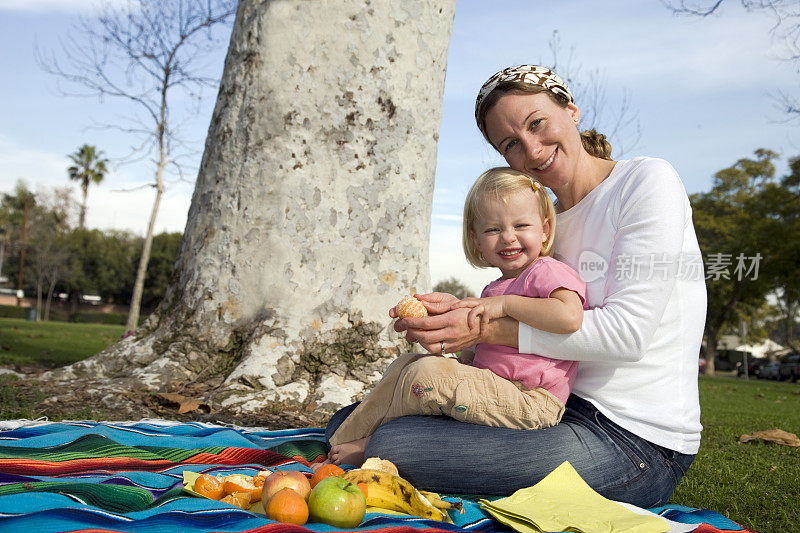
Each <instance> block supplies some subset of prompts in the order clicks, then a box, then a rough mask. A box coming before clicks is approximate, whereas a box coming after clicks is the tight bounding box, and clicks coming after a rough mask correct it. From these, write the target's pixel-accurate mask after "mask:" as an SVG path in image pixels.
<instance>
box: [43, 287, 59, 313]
mask: <svg viewBox="0 0 800 533" xmlns="http://www.w3.org/2000/svg"><path fill="white" fill-rule="evenodd" d="M57 282H58V279H57V278H56V277H55V276H53V277H52V278H51V279H50V285H49V286H48V287H47V300H45V304H44V321H45V322H49V321H50V305H51V304H52V303H53V292H54V291H55V289H56V283H57Z"/></svg>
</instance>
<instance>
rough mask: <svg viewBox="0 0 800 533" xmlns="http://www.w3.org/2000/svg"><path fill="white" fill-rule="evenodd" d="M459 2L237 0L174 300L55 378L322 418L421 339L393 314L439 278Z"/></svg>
mask: <svg viewBox="0 0 800 533" xmlns="http://www.w3.org/2000/svg"><path fill="white" fill-rule="evenodd" d="M454 11H455V1H454V0H448V1H442V2H438V3H432V2H429V1H423V0H406V1H404V2H394V1H392V0H373V1H372V2H370V3H369V4H366V3H364V2H363V1H361V0H340V1H338V2H325V1H314V2H304V3H302V5H301V4H298V3H295V2H264V1H261V0H242V1H241V2H240V3H239V9H238V13H237V17H236V22H235V24H234V29H233V36H232V38H231V45H230V47H229V50H228V57H227V59H226V62H225V71H224V74H223V77H222V83H221V86H220V91H219V98H218V101H217V106H216V108H215V111H214V115H213V118H212V123H211V127H210V130H209V136H208V139H207V141H206V150H205V153H204V156H203V160H202V164H201V169H200V173H199V176H198V179H197V183H196V185H195V192H194V196H193V199H192V205H191V208H190V210H189V216H188V221H187V225H186V232H185V233H184V236H183V240H182V241H181V247H180V253H179V258H178V262H177V272H176V274H175V276H174V277H173V282H172V284H171V285H170V287H169V289H168V290H167V294H166V297H165V298H164V300H163V301H162V303H161V305H160V306H159V308H158V309H157V310H156V311H155V312H154V313H153V314H151V315H150V318H149V319H148V320H147V322H146V323H145V325H144V326H143V327H141V328H139V330H138V331H137V333H136V334H135V335H133V336H131V337H128V338H127V339H125V340H124V341H121V342H120V343H118V344H117V345H115V346H114V347H112V348H110V349H109V350H107V351H105V352H103V353H102V354H99V355H98V356H95V357H94V358H91V359H89V360H86V361H84V362H81V363H78V364H75V365H72V366H71V367H68V368H65V369H62V370H60V371H58V373H53V374H49V375H48V376H49V377H51V378H56V377H57V378H63V379H65V380H73V379H89V380H92V383H93V386H94V385H97V386H98V387H99V389H104V390H111V389H109V387H113V388H114V389H119V388H120V387H124V388H125V390H126V391H136V390H142V388H143V387H144V386H145V385H143V383H144V384H146V386H147V387H151V388H152V387H159V386H160V387H168V386H180V387H183V390H184V391H191V393H192V394H194V395H197V396H203V397H204V398H206V401H208V402H211V403H212V404H214V405H217V406H222V407H226V408H229V409H238V410H243V411H245V410H246V411H251V412H252V411H257V410H258V409H267V408H268V407H269V406H270V405H271V402H276V401H279V402H286V403H287V404H294V405H295V406H304V407H307V408H309V409H312V410H313V411H314V412H317V413H320V412H325V411H326V410H328V411H329V410H330V409H331V408H332V407H336V406H339V405H341V404H342V403H344V402H349V401H351V400H352V399H353V398H354V397H355V396H356V395H357V394H359V393H360V392H361V391H362V390H363V389H364V388H365V387H366V386H368V385H369V384H370V383H371V382H372V381H373V380H375V379H376V378H377V377H379V376H380V372H381V371H382V370H383V369H384V368H385V366H386V365H387V364H388V361H390V360H391V359H393V358H394V357H396V355H397V353H398V352H399V350H401V349H407V348H408V345H407V343H405V341H404V340H403V339H402V337H398V335H397V334H395V333H394V331H393V330H392V328H391V321H390V319H389V317H388V316H387V310H388V309H389V308H390V307H391V306H392V305H394V304H395V303H396V302H397V300H399V299H400V297H401V296H402V295H405V294H408V292H409V290H413V289H418V290H427V288H428V286H429V285H430V280H429V270H428V249H427V248H428V241H429V239H428V237H429V232H430V212H431V198H432V192H433V177H434V172H435V166H436V165H435V160H436V143H437V138H438V131H439V126H440V120H441V107H442V93H443V89H444V77H445V65H446V60H447V45H448V40H449V35H450V31H451V28H452V21H453V15H454ZM409 265H413V266H412V267H409ZM67 383H73V382H72V381H67ZM176 384H177V385H176ZM51 385H52V382H51ZM53 386H54V385H53Z"/></svg>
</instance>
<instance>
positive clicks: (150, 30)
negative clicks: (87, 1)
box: [37, 0, 238, 330]
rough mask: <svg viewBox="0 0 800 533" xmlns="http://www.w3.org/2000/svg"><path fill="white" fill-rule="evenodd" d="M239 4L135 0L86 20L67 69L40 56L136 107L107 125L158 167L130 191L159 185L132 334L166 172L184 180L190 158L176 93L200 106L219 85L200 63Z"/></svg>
mask: <svg viewBox="0 0 800 533" xmlns="http://www.w3.org/2000/svg"><path fill="white" fill-rule="evenodd" d="M237 4H238V1H237V0H172V1H169V2H164V1H162V0H129V1H128V3H127V4H126V5H124V6H120V7H116V6H113V5H109V6H107V7H106V8H104V9H103V11H102V12H101V14H100V16H99V17H97V18H91V17H84V18H82V19H80V21H79V23H78V25H77V27H76V28H75V32H74V34H75V35H76V36H80V39H81V40H78V38H77V37H73V38H71V39H69V40H68V41H67V42H66V43H63V44H64V50H65V58H66V59H65V61H64V63H61V62H59V61H58V60H57V59H56V57H55V56H54V55H53V54H49V55H44V54H41V53H38V54H37V60H38V61H39V63H40V64H41V65H42V67H43V68H44V69H45V70H46V71H48V72H50V73H52V74H54V75H56V76H57V77H58V78H59V79H61V80H63V81H66V82H67V83H68V84H70V85H72V86H78V87H80V88H82V91H80V92H82V93H83V95H84V96H86V95H89V96H96V97H98V98H100V99H102V98H104V97H106V96H110V97H114V98H119V99H123V100H127V101H129V102H131V103H133V104H134V107H135V108H137V109H138V112H136V111H134V112H132V113H131V114H129V115H128V116H126V117H125V123H124V124H119V123H114V124H108V127H110V128H111V129H119V130H121V131H123V132H125V133H128V134H130V135H131V136H132V137H134V138H137V139H138V140H139V144H138V145H137V146H133V147H132V150H133V151H132V153H131V154H130V155H129V156H128V158H132V157H134V155H135V154H136V153H141V154H142V157H146V156H152V160H153V164H154V167H155V179H154V181H153V182H152V183H150V184H147V185H143V186H140V187H135V188H133V189H130V190H139V189H141V188H144V187H153V188H155V189H156V198H155V201H154V204H153V209H152V212H151V214H150V219H149V222H148V229H147V235H146V236H145V241H144V249H143V251H142V258H141V261H140V263H139V269H138V271H137V274H136V282H135V284H134V290H133V296H132V297H131V312H130V315H129V316H128V329H129V330H131V329H135V328H136V325H137V323H138V317H139V304H140V301H141V294H142V289H143V286H144V276H145V272H146V269H147V263H148V261H149V256H150V246H151V244H152V237H153V226H154V223H155V219H156V215H157V213H158V206H159V204H160V200H161V195H162V194H163V192H164V188H165V183H164V179H163V174H164V170H165V168H176V169H177V173H178V175H179V176H180V178H181V179H183V178H184V169H183V168H182V167H183V165H182V160H183V159H185V157H183V154H180V155H178V156H177V157H175V155H174V154H173V149H174V147H175V146H182V145H183V144H184V143H183V141H182V140H181V139H180V131H181V128H180V127H179V125H180V124H181V121H178V123H177V124H178V125H176V124H175V122H174V121H173V120H172V113H171V112H172V111H173V110H174V108H175V106H174V101H173V99H174V95H173V93H174V92H175V91H176V90H177V91H178V92H179V93H181V94H184V95H188V96H189V97H190V99H191V100H192V101H195V102H196V101H197V99H198V98H199V97H200V95H201V93H202V90H203V88H209V87H215V86H216V85H217V84H218V80H216V79H212V78H209V77H208V76H206V75H203V74H202V69H203V67H202V65H199V64H198V63H199V60H200V58H203V57H205V56H206V55H207V53H208V52H210V51H212V50H214V49H215V48H216V47H218V46H219V45H220V42H223V41H222V40H221V39H220V37H219V35H218V34H217V33H214V32H213V31H212V29H213V28H214V27H216V26H218V25H220V24H225V23H227V22H229V21H231V20H232V18H233V15H234V13H235V11H236V7H237ZM203 37H204V38H203ZM190 107H191V106H190Z"/></svg>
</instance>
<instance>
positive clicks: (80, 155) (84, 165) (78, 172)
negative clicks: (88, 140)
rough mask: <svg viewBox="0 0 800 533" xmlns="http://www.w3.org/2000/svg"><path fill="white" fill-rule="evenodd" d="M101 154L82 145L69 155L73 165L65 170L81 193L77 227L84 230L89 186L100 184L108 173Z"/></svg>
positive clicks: (86, 145)
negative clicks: (76, 182) (77, 182)
mask: <svg viewBox="0 0 800 533" xmlns="http://www.w3.org/2000/svg"><path fill="white" fill-rule="evenodd" d="M102 155H103V152H101V151H99V150H97V148H95V147H94V146H90V145H88V144H84V145H83V146H81V147H80V148H78V151H77V152H75V153H74V154H70V156H69V158H70V159H72V162H73V163H75V164H74V165H72V166H71V167H69V168H68V169H67V173H68V174H69V179H71V180H75V181H79V182H80V184H81V190H82V191H83V203H82V204H81V218H80V222H79V224H78V225H79V226H80V228H81V229H83V228H84V224H85V222H86V196H87V195H88V194H89V184H90V183H92V182H94V183H96V184H98V185H99V184H100V182H101V181H103V178H104V177H105V175H106V172H108V168H107V167H106V163H108V159H104V158H101V157H102Z"/></svg>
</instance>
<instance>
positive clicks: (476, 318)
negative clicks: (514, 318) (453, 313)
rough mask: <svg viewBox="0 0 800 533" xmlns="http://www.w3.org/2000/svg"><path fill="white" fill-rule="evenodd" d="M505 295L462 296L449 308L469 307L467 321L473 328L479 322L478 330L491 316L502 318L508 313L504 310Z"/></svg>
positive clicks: (483, 326) (482, 327) (481, 328)
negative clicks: (461, 298) (462, 297)
mask: <svg viewBox="0 0 800 533" xmlns="http://www.w3.org/2000/svg"><path fill="white" fill-rule="evenodd" d="M505 301H506V298H505V296H489V297H488V298H464V299H463V300H459V301H457V302H455V303H454V304H453V305H452V306H451V307H450V309H459V308H470V312H469V315H467V322H468V323H469V327H470V328H475V327H477V326H478V323H479V322H480V330H481V331H483V330H484V328H485V327H486V325H487V324H488V323H489V321H490V320H492V319H493V318H503V317H504V316H507V315H508V313H507V312H506V310H505Z"/></svg>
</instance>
